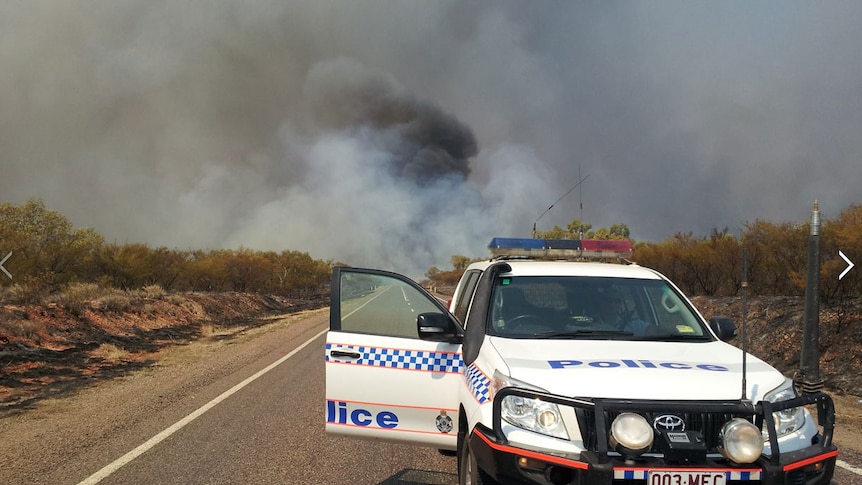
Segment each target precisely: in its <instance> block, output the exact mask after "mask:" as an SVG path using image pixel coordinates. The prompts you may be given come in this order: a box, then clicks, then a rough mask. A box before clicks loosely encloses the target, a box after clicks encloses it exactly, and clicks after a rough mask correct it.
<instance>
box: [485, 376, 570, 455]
mask: <svg viewBox="0 0 862 485" xmlns="http://www.w3.org/2000/svg"><path fill="white" fill-rule="evenodd" d="M504 387H518V388H521V389H532V390H534V391H543V390H542V389H539V388H537V387H535V386H531V385H529V384H527V383H525V382H521V381H518V380H516V379H512V378H511V377H509V376H506V375H503V374H501V373H500V372H499V371H498V372H495V373H494V381H493V382H492V384H491V397H492V398H493V397H494V395H495V394H496V393H497V392H498V391H499V390H500V389H502V388H504ZM543 392H544V391H543ZM501 404H502V406H501V409H502V418H503V420H504V421H506V422H507V423H509V424H512V425H514V426H517V427H519V428H523V429H526V430H528V431H533V432H536V433H541V434H544V435H548V436H553V437H555V438H562V439H565V440H567V439H569V433H567V432H566V427H565V425H563V418H562V417H561V416H560V409H559V408H558V407H557V405H556V404H553V403H548V402H544V401H541V400H539V399H531V398H528V397H523V396H506V397H505V398H503V402H502V403H501Z"/></svg>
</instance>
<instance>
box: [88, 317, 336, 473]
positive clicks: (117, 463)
mask: <svg viewBox="0 0 862 485" xmlns="http://www.w3.org/2000/svg"><path fill="white" fill-rule="evenodd" d="M327 330H328V329H326V330H323V331H321V332H320V333H318V334H317V335H315V336H314V337H311V339H309V340H308V341H306V342H305V343H303V344H302V345H300V346H299V347H297V348H295V349H293V351H291V352H290V353H289V354H287V355H285V356H284V357H282V358H280V359H278V360H277V361H275V362H273V363H272V364H270V365H268V366H267V367H266V368H264V369H262V370H261V371H259V372H258V373H256V374H254V375H253V376H251V377H249V378H248V379H246V380H244V381H242V382H240V383H239V384H237V385H235V386H233V387H231V388H230V389H228V390H227V391H225V392H223V393H222V394H221V395H220V396H218V397H217V398H215V399H213V400H212V401H210V402H208V403H206V404H204V405H203V406H201V407H200V408H199V409H197V410H196V411H194V412H192V413H191V414H189V415H188V416H186V417H184V418H183V419H181V420H179V421H177V422H176V423H174V424H173V425H171V426H169V427H168V428H167V429H165V430H164V431H162V432H161V433H159V434H157V435H155V436H153V437H152V438H150V439H149V440H147V441H146V443H144V444H142V445H140V446H138V447H137V448H135V449H134V450H132V451H130V452H128V453H126V454H125V455H123V456H121V457H119V458H117V459H116V460H114V461H113V462H112V463H110V464H108V465H107V466H105V467H104V468H102V469H101V470H99V471H97V472H96V473H94V474H92V475H90V476H89V477H87V478H86V479H84V480H83V481H82V482H80V483H79V484H78V485H93V484H95V483H99V482H100V481H101V480H102V479H104V478H106V477H108V476H109V475H110V474H112V473H114V472H115V471H117V470H119V469H120V468H122V467H123V465H126V464H127V463H129V462H131V461H132V460H134V459H135V458H137V457H139V456H141V455H143V454H144V453H146V452H147V450H149V449H150V448H152V447H154V446H156V445H157V444H159V443H161V442H162V441H163V440H164V439H165V438H167V437H168V436H170V435H172V434H174V433H176V432H177V431H179V430H180V429H182V427H183V426H185V425H187V424H189V423H191V422H192V421H194V420H195V419H197V418H198V417H199V416H201V415H202V414H203V413H205V412H207V411H209V410H210V409H212V408H213V407H215V406H216V405H217V404H218V403H220V402H222V401H224V400H225V399H227V398H229V397H230V396H232V395H233V394H236V393H237V392H238V391H239V390H240V389H242V388H243V387H245V386H247V385H249V384H251V383H252V382H253V381H254V380H256V379H257V378H258V377H260V376H262V375H264V374H266V373H267V372H269V371H271V370H272V369H274V368H276V367H277V366H278V365H279V364H281V363H283V362H284V361H286V360H287V359H289V358H291V357H293V356H294V355H296V354H297V353H298V352H299V351H300V350H302V349H304V348H306V347H308V346H309V345H311V343H312V342H314V341H315V340H317V339H318V338H320V336H321V335H323V334H325V333H326V331H327Z"/></svg>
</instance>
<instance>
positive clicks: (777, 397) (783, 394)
mask: <svg viewBox="0 0 862 485" xmlns="http://www.w3.org/2000/svg"><path fill="white" fill-rule="evenodd" d="M795 397H797V396H796V391H794V390H793V381H791V380H790V379H787V380H786V381H785V382H784V385H782V386H781V387H779V388H778V389H776V390H775V391H772V392H770V393H769V394H767V395H766V397H765V398H764V399H765V400H767V401H769V402H773V403H774V402H781V401H786V400H788V399H793V398H795ZM772 419H773V421H775V431H776V432H777V433H778V436H779V437H781V436H784V435H786V434H790V433H792V432H794V431H796V430H797V429H799V428H801V427H802V425H803V424H805V412H804V411H803V408H801V407H798V408H790V409H785V410H783V411H778V412H775V413H772ZM763 439H764V440H766V439H768V435H767V432H766V430H763Z"/></svg>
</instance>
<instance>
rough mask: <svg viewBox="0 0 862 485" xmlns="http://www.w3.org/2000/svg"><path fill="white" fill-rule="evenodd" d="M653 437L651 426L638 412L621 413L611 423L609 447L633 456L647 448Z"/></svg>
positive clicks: (650, 444)
mask: <svg viewBox="0 0 862 485" xmlns="http://www.w3.org/2000/svg"><path fill="white" fill-rule="evenodd" d="M653 438H654V434H653V430H652V426H650V424H649V423H648V422H647V420H646V419H645V418H644V417H643V416H641V415H640V414H635V413H622V414H620V415H619V416H617V417H616V418H615V419H614V422H613V423H611V443H610V444H611V447H613V448H614V449H616V450H617V451H619V452H620V453H622V454H624V455H626V456H629V457H632V458H634V457H636V456H639V455H640V454H641V453H643V452H645V451H647V450H649V449H650V447H651V446H652V442H653ZM619 447H622V448H621V449H620V448H619Z"/></svg>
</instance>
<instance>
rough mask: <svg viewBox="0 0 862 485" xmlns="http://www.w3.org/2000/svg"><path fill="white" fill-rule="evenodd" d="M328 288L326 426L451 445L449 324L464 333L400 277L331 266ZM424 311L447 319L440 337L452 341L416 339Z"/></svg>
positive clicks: (453, 405) (455, 373)
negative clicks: (442, 334) (444, 331)
mask: <svg viewBox="0 0 862 485" xmlns="http://www.w3.org/2000/svg"><path fill="white" fill-rule="evenodd" d="M331 291H332V294H331V302H330V317H329V318H330V320H329V332H328V333H327V336H326V432H327V433H331V434H339V435H348V436H353V437H357V438H371V439H383V440H387V441H396V442H402V443H409V444H415V445H424V446H433V447H436V448H440V449H448V450H455V449H456V446H457V443H456V441H457V439H456V437H457V432H458V430H457V426H458V385H459V383H460V381H461V379H462V377H461V374H462V368H463V364H462V361H461V345H460V343H457V342H458V341H459V339H458V338H457V337H456V338H451V336H452V332H451V330H452V329H453V328H454V329H455V330H456V331H455V332H454V333H455V334H459V335H463V332H462V331H461V330H460V325H459V324H458V323H457V321H456V320H455V318H454V317H453V316H452V315H451V314H449V312H448V310H447V309H446V307H445V305H444V304H442V303H441V302H440V301H438V300H437V299H436V298H434V297H433V296H431V295H430V294H429V293H428V292H426V291H425V290H424V289H423V288H422V287H421V286H419V285H418V284H416V283H415V282H413V281H412V280H410V279H408V278H406V277H404V276H401V275H398V274H395V273H389V272H385V271H378V270H370V269H359V268H346V267H338V268H335V269H334V270H333V273H332V290H331ZM423 314H424V315H425V316H424V317H423V318H425V317H428V319H429V320H428V321H432V320H433V321H434V322H437V323H440V322H443V323H445V324H446V325H450V327H448V328H449V330H450V333H449V335H450V338H448V339H445V338H442V337H441V339H442V340H450V341H451V342H442V341H432V340H428V339H421V338H420V337H419V325H418V324H417V319H419V318H418V317H419V315H423ZM419 321H420V322H423V321H425V320H423V319H419ZM452 326H454V327H452ZM423 329H429V327H423ZM440 329H441V328H440V327H438V328H436V330H440ZM431 330H432V331H433V330H435V329H431ZM435 340H439V339H435Z"/></svg>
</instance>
